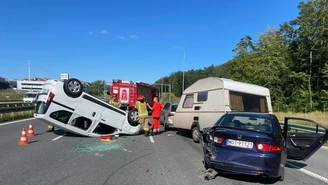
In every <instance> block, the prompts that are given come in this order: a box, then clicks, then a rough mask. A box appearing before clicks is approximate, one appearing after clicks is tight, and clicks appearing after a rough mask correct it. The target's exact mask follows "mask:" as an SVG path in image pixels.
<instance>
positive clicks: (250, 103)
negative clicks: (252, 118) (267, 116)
mask: <svg viewBox="0 0 328 185" xmlns="http://www.w3.org/2000/svg"><path fill="white" fill-rule="evenodd" d="M229 93H230V106H231V110H235V111H245V112H261V113H268V112H269V110H268V104H267V101H266V97H265V96H259V95H253V94H246V93H240V92H233V91H230V92H229Z"/></svg>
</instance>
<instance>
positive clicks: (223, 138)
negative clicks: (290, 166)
mask: <svg viewBox="0 0 328 185" xmlns="http://www.w3.org/2000/svg"><path fill="white" fill-rule="evenodd" d="M296 123H298V124H301V125H304V126H303V127H306V128H307V127H309V129H307V130H305V129H304V128H303V127H302V128H303V130H302V129H298V128H301V127H297V126H295V125H297V124H296ZM305 125H313V126H312V127H310V126H305ZM282 126H283V128H281V125H280V123H279V121H278V119H277V117H276V116H275V115H272V114H262V113H248V112H230V113H226V114H225V115H223V116H222V117H221V118H220V119H219V120H218V121H217V122H216V123H215V124H214V126H213V127H212V128H204V129H203V149H204V165H205V168H206V169H211V170H213V169H214V170H215V171H220V170H221V171H227V172H232V173H238V174H248V175H261V176H263V177H270V178H277V179H279V180H284V173H285V164H286V159H287V158H288V159H294V160H307V159H308V158H309V157H310V156H311V155H313V153H314V152H315V151H317V150H318V149H319V148H320V147H321V146H322V145H323V144H324V143H325V142H326V141H327V140H328V130H327V128H325V127H324V126H322V125H320V124H319V123H316V122H314V121H312V120H309V119H304V118H285V123H284V125H282ZM310 128H311V129H310ZM297 129H298V130H297Z"/></svg>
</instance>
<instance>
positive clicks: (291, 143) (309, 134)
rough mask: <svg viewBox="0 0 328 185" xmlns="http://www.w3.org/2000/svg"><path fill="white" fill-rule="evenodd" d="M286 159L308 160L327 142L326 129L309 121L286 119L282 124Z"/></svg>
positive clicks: (327, 134) (327, 132) (327, 131)
mask: <svg viewBox="0 0 328 185" xmlns="http://www.w3.org/2000/svg"><path fill="white" fill-rule="evenodd" d="M283 134H284V137H285V140H286V148H287V158H288V159H294V160H304V161H306V160H307V159H309V158H310V157H311V156H312V155H313V154H314V153H315V152H316V151H317V150H318V149H319V148H320V147H321V146H322V145H324V144H325V143H326V142H327V140H328V129H327V128H326V127H325V126H323V125H321V124H319V123H317V122H315V121H313V120H310V119H305V118H293V117H286V118H285V122H284V133H283Z"/></svg>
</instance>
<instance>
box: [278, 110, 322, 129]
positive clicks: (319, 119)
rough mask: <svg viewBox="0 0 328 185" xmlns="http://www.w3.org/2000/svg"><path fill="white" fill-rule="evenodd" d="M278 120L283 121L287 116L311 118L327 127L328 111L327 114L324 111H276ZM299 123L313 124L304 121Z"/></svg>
mask: <svg viewBox="0 0 328 185" xmlns="http://www.w3.org/2000/svg"><path fill="white" fill-rule="evenodd" d="M274 114H275V115H276V116H277V118H278V120H279V121H281V122H283V121H284V119H285V117H298V118H307V119H311V120H313V121H316V122H318V123H320V124H322V125H324V126H326V127H328V121H327V118H328V113H327V115H326V114H325V113H323V112H319V111H316V112H310V113H294V112H275V113H274ZM298 123H299V124H303V125H310V126H312V124H309V122H304V121H302V122H301V121H299V122H298Z"/></svg>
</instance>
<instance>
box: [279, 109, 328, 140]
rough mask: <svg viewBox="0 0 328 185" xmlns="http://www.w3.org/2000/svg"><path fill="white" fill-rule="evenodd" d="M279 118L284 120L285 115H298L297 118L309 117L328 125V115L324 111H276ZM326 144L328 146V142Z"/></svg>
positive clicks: (304, 123)
mask: <svg viewBox="0 0 328 185" xmlns="http://www.w3.org/2000/svg"><path fill="white" fill-rule="evenodd" d="M274 114H275V115H276V116H277V118H278V120H279V121H281V122H283V121H284V118H285V117H297V118H307V119H311V120H313V121H316V122H318V123H320V124H321V125H324V126H326V127H328V121H327V118H328V115H326V114H325V113H324V112H320V111H315V112H309V113H294V112H275V113H274ZM293 123H296V124H302V125H308V126H315V125H314V124H313V123H310V122H305V121H294V120H293ZM325 146H328V142H326V143H325Z"/></svg>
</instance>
